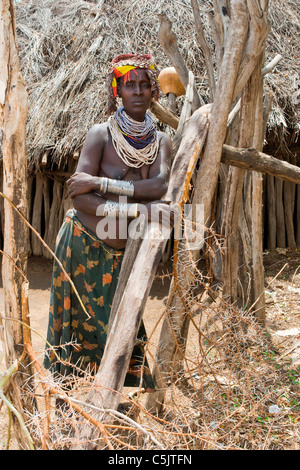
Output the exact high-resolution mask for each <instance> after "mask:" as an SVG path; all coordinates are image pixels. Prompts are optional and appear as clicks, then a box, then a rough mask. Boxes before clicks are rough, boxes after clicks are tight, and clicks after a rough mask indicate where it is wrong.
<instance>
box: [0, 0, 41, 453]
mask: <svg viewBox="0 0 300 470" xmlns="http://www.w3.org/2000/svg"><path fill="white" fill-rule="evenodd" d="M16 44H17V41H16V32H15V18H14V4H13V1H12V0H10V1H8V0H2V1H1V22H0V64H1V66H0V84H1V91H0V129H2V131H3V145H2V152H3V193H4V195H5V196H6V197H7V198H8V199H9V200H10V201H12V203H13V204H14V205H15V206H17V208H18V210H19V211H20V212H22V214H24V215H25V216H27V186H26V184H27V158H26V146H25V126H26V119H27V93H26V88H25V84H24V82H23V79H22V76H21V73H20V68H19V61H18V51H17V45H16ZM4 211H5V219H4V252H5V253H6V254H7V255H8V256H9V257H10V259H8V257H7V256H4V257H3V261H2V279H3V288H4V302H5V321H4V333H5V347H6V361H7V366H8V367H9V366H10V365H11V364H12V363H13V362H15V360H20V361H21V364H20V365H19V370H20V371H21V373H16V374H14V376H13V378H12V379H11V384H12V387H10V388H9V391H8V395H9V400H10V401H11V402H12V403H13V405H14V406H15V408H17V409H18V411H19V412H20V413H21V415H22V416H23V417H24V414H25V413H26V412H27V411H28V413H29V414H32V413H33V403H34V401H33V400H32V397H31V395H29V394H26V390H28V387H30V385H32V384H31V383H30V380H29V378H30V377H32V369H31V366H30V365H29V362H28V356H27V355H26V356H25V358H24V356H23V355H22V353H23V351H24V342H25V340H24V336H25V334H26V335H29V331H28V329H26V328H24V327H22V326H21V324H20V323H18V322H17V321H19V320H22V319H23V320H24V318H22V288H23V287H24V286H23V284H24V278H23V277H22V276H21V275H20V273H19V271H18V270H16V269H15V267H14V265H13V263H12V261H11V260H13V262H14V263H16V265H17V266H18V268H19V269H20V270H21V271H22V272H23V273H24V274H25V276H26V272H27V251H26V249H27V247H28V244H27V239H28V230H27V228H26V225H25V224H24V223H23V221H22V219H21V218H20V217H19V216H18V215H17V213H16V212H15V211H14V209H13V208H12V206H11V205H10V204H9V202H8V201H7V200H5V202H4ZM10 319H11V320H10ZM13 320H17V321H13ZM26 321H28V318H26ZM21 356H22V358H21ZM20 390H22V393H20ZM31 390H32V389H31ZM29 397H30V398H29ZM27 416H28V415H27ZM13 418H14V414H13ZM14 428H15V433H16V438H17V441H18V444H19V446H20V448H27V443H26V440H25V439H24V435H23V433H22V429H21V427H20V425H19V422H18V421H17V420H16V419H15V418H14Z"/></svg>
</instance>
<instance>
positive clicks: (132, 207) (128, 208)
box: [103, 201, 138, 219]
mask: <svg viewBox="0 0 300 470" xmlns="http://www.w3.org/2000/svg"><path fill="white" fill-rule="evenodd" d="M137 214H138V204H137V203H133V204H128V203H126V202H124V203H123V202H117V201H106V203H105V205H104V211H103V215H104V217H111V218H113V217H120V218H123V217H124V218H126V217H130V218H132V219H135V218H136V217H137Z"/></svg>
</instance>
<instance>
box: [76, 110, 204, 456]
mask: <svg viewBox="0 0 300 470" xmlns="http://www.w3.org/2000/svg"><path fill="white" fill-rule="evenodd" d="M207 130H208V121H207V119H206V117H205V116H204V115H203V114H202V112H201V109H199V110H198V111H196V112H195V113H194V115H193V117H192V118H191V119H190V121H189V125H188V127H187V130H186V132H185V135H184V137H183V140H182V142H181V145H180V147H179V149H178V152H177V155H176V157H175V160H174V162H173V166H172V172H171V177H170V182H169V188H168V191H167V194H166V196H165V199H168V200H170V201H171V202H172V203H179V202H180V200H181V197H182V193H183V187H184V182H185V178H186V174H187V170H188V168H189V163H190V160H191V158H192V156H193V154H194V152H195V151H196V152H197V157H198V156H199V152H200V151H201V149H202V147H203V145H204V142H205V138H206V133H207ZM165 243H166V239H162V237H161V236H160V228H159V225H158V224H157V223H154V222H153V223H152V222H151V223H150V224H149V226H148V228H147V233H146V236H145V237H144V239H143V240H142V242H141V245H140V247H139V250H138V252H137V256H136V259H135V261H134V263H133V265H132V268H131V272H130V275H129V278H128V281H127V284H126V288H125V290H124V293H123V295H122V296H120V303H119V307H118V309H117V311H116V312H115V313H114V318H113V320H112V322H111V323H110V331H109V334H108V338H107V341H106V345H105V351H104V355H103V358H102V361H101V365H100V368H99V371H98V373H97V375H96V377H95V383H94V388H93V390H92V391H91V392H90V393H89V395H88V398H87V402H88V403H89V404H92V405H94V406H96V407H98V408H99V407H100V408H104V409H107V408H109V409H116V408H117V406H118V404H119V401H120V392H121V390H122V388H123V385H124V380H125V375H126V373H127V370H128V366H129V361H130V358H131V354H132V349H133V346H134V342H135V339H136V336H137V332H138V328H139V324H140V321H141V318H142V315H143V312H144V308H145V304H146V300H147V297H148V293H149V290H150V288H151V285H152V282H153V278H154V275H155V272H156V269H157V266H158V264H159V261H160V258H161V252H162V249H163V247H164V245H165ZM145 260H147V262H145ZM94 417H95V419H97V420H100V419H101V413H100V414H99V413H96V414H95V416H94ZM95 433H97V429H92V428H91V427H90V426H88V425H83V427H82V428H81V430H80V439H81V441H82V444H81V445H79V446H78V447H77V449H81V450H87V449H93V448H95V447H96V446H97V445H96V444H95V442H94V441H93V439H94V438H95Z"/></svg>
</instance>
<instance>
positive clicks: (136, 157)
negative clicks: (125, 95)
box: [108, 110, 158, 168]
mask: <svg viewBox="0 0 300 470" xmlns="http://www.w3.org/2000/svg"><path fill="white" fill-rule="evenodd" d="M108 122H109V129H110V133H111V137H112V142H113V146H114V148H115V151H116V152H117V154H118V156H119V157H120V158H121V160H122V161H123V162H124V163H125V165H127V166H129V167H133V168H140V167H141V166H143V165H151V164H152V163H153V162H154V161H155V159H156V157H157V154H158V138H157V133H156V131H155V128H154V123H153V121H152V119H151V117H150V116H149V115H146V118H145V120H144V121H143V122H139V121H135V120H134V119H132V118H130V117H129V116H128V115H127V114H126V113H125V111H124V110H117V111H116V113H115V114H114V115H113V116H111V117H110V118H109V120H108ZM124 134H125V135H128V136H130V137H133V138H135V139H137V140H140V142H142V137H144V136H147V135H151V137H152V140H153V141H152V142H150V143H149V144H148V145H146V146H145V147H144V148H138V149H137V148H135V147H133V146H132V145H131V144H130V143H129V142H128V141H127V140H126V139H125V137H124Z"/></svg>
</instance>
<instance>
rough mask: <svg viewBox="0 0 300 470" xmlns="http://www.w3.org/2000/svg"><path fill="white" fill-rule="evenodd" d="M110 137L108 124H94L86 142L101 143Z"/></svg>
mask: <svg viewBox="0 0 300 470" xmlns="http://www.w3.org/2000/svg"><path fill="white" fill-rule="evenodd" d="M107 135H108V122H103V123H101V124H94V125H93V126H92V127H91V129H90V130H89V132H88V134H87V136H86V140H88V141H90V142H94V143H97V142H98V143H101V142H103V141H105V140H106V139H107Z"/></svg>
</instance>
